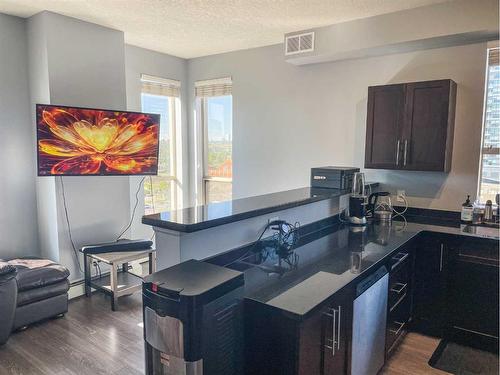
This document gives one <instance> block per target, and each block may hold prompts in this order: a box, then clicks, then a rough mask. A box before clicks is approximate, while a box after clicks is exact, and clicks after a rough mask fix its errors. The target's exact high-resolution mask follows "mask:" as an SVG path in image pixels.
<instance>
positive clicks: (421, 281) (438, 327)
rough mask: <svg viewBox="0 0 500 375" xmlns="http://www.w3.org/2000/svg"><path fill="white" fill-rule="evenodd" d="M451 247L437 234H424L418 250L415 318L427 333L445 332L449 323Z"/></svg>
mask: <svg viewBox="0 0 500 375" xmlns="http://www.w3.org/2000/svg"><path fill="white" fill-rule="evenodd" d="M448 261H449V251H448V248H447V246H446V244H445V242H444V241H443V240H442V239H441V238H439V237H438V236H432V235H426V236H421V237H420V239H419V241H418V243H417V245H416V251H415V276H414V277H415V281H414V283H415V288H414V318H415V321H416V323H417V324H418V326H419V328H421V330H423V331H424V332H426V333H431V334H437V335H442V334H443V329H444V327H445V326H446V308H447V303H446V299H447V295H446V285H447V277H448V276H447V275H448Z"/></svg>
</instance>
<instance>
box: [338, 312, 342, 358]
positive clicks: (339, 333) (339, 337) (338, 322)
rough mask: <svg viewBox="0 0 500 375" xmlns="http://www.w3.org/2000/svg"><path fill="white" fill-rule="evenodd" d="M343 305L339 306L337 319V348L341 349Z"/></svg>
mask: <svg viewBox="0 0 500 375" xmlns="http://www.w3.org/2000/svg"><path fill="white" fill-rule="evenodd" d="M341 311H342V310H341V306H339V319H338V320H337V350H340V313H341Z"/></svg>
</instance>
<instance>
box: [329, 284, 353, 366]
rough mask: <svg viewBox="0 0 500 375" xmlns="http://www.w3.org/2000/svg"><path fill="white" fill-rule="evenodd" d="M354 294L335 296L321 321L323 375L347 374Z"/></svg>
mask: <svg viewBox="0 0 500 375" xmlns="http://www.w3.org/2000/svg"><path fill="white" fill-rule="evenodd" d="M353 299H354V292H353V291H352V290H350V289H349V290H345V291H344V292H340V293H338V294H336V295H335V299H334V300H333V301H332V303H331V304H330V308H329V309H328V311H327V312H326V313H325V314H324V317H325V319H324V321H323V327H324V328H323V342H324V344H323V374H324V375H329V374H347V372H348V345H349V343H350V337H351V335H352V332H351V331H352V302H353Z"/></svg>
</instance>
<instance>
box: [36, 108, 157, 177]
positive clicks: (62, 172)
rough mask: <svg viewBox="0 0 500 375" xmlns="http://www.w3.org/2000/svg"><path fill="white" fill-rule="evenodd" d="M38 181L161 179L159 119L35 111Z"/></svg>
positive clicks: (97, 111) (78, 110)
mask: <svg viewBox="0 0 500 375" xmlns="http://www.w3.org/2000/svg"><path fill="white" fill-rule="evenodd" d="M36 124H37V148H38V152H37V155H38V176H56V175H57V176H92V175H94V176H116V175H156V174H158V147H159V142H158V136H159V127H160V115H157V114H150V113H139V112H125V111H111V110H105V109H90V108H78V107H66V106H60V105H43V104H37V106H36Z"/></svg>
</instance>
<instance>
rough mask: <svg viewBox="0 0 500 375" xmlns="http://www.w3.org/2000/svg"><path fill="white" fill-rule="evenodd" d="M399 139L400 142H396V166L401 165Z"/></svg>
mask: <svg viewBox="0 0 500 375" xmlns="http://www.w3.org/2000/svg"><path fill="white" fill-rule="evenodd" d="M399 144H400V142H399V139H398V141H397V142H396V165H399Z"/></svg>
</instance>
